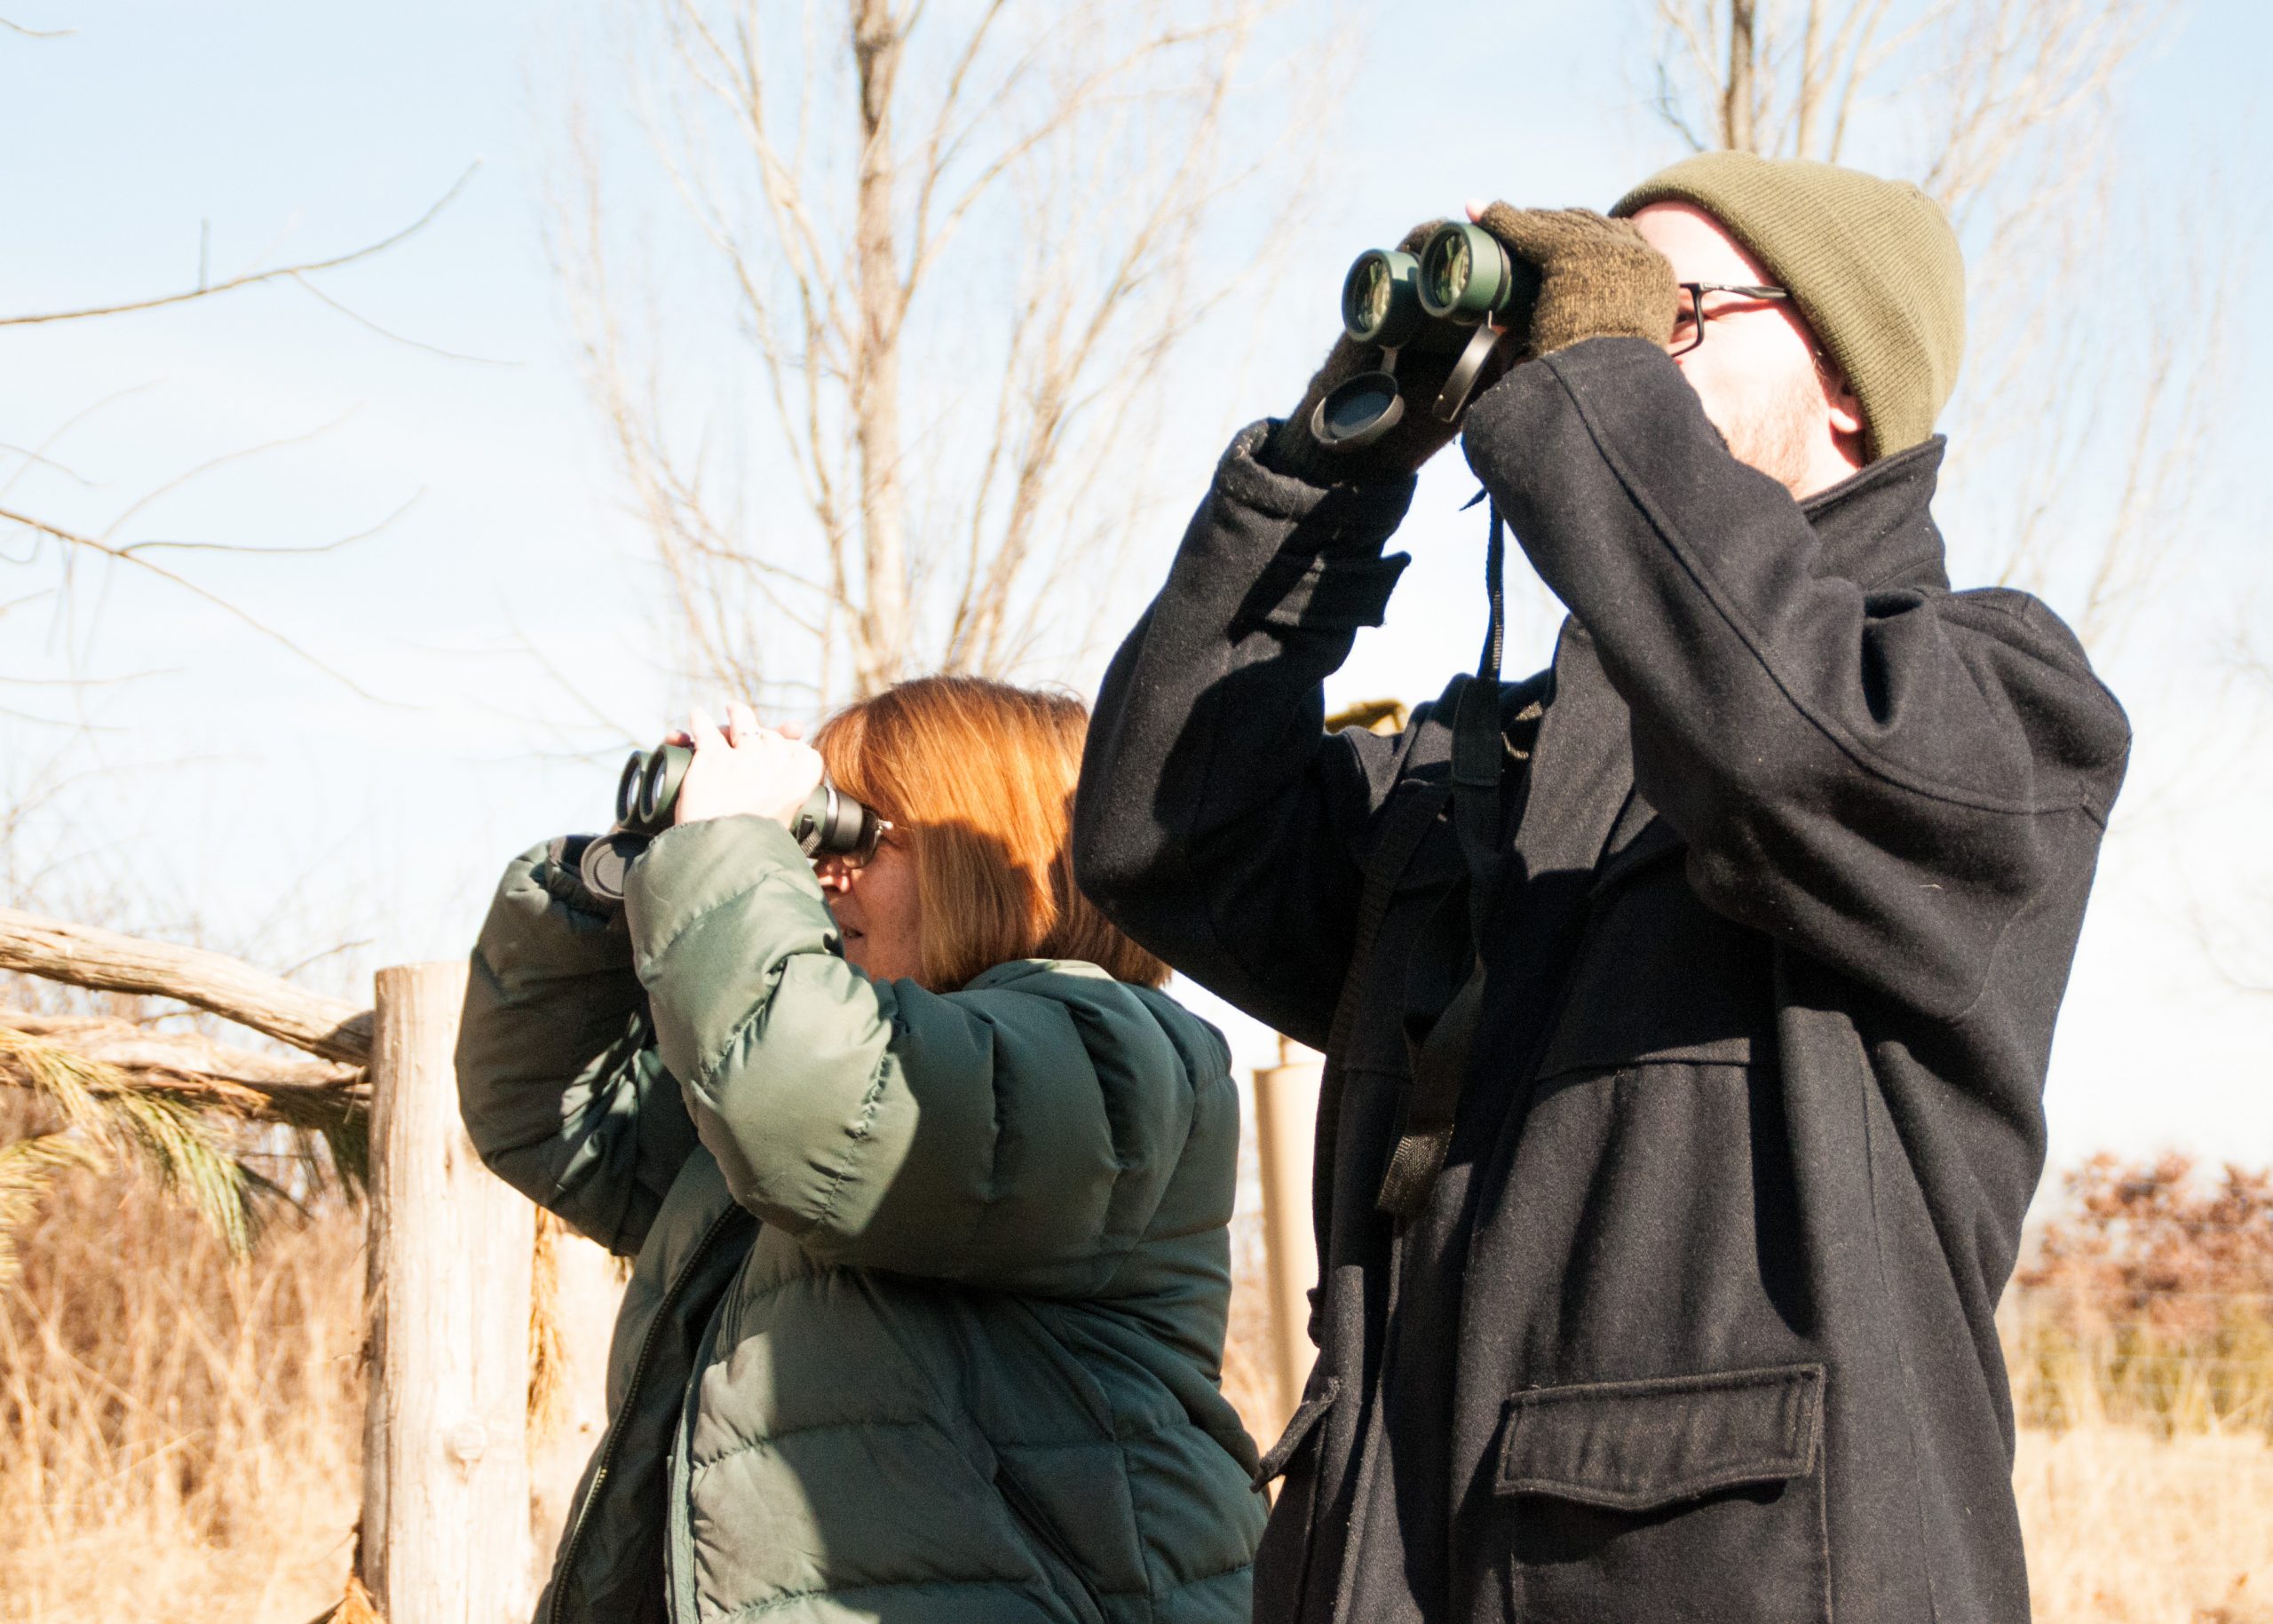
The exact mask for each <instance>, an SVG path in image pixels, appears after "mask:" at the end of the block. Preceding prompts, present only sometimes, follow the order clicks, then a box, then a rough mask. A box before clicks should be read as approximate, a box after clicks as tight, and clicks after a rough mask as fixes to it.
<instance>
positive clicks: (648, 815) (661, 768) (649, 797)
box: [639, 750, 670, 823]
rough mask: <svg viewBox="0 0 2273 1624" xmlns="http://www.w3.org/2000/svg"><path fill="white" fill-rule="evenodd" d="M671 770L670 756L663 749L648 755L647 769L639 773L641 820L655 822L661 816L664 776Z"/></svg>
mask: <svg viewBox="0 0 2273 1624" xmlns="http://www.w3.org/2000/svg"><path fill="white" fill-rule="evenodd" d="M669 770H670V758H669V757H668V756H666V755H665V754H664V753H663V752H662V751H661V750H657V751H655V752H654V753H653V754H652V755H651V756H649V757H647V770H646V771H645V772H643V773H641V774H640V775H639V821H640V822H642V823H654V822H656V821H658V820H660V818H661V812H662V810H663V808H662V806H661V800H662V795H663V778H664V775H665V774H666V773H667V772H669Z"/></svg>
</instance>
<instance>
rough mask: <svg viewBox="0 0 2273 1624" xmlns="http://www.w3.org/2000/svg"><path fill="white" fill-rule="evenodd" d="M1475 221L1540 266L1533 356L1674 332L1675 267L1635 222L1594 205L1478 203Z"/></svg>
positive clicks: (1525, 350) (1529, 352)
mask: <svg viewBox="0 0 2273 1624" xmlns="http://www.w3.org/2000/svg"><path fill="white" fill-rule="evenodd" d="M1468 218H1469V219H1471V220H1473V221H1475V222H1476V223H1477V225H1478V226H1482V227H1484V229H1485V230H1486V231H1488V232H1490V233H1491V234H1493V236H1494V237H1497V238H1498V239H1499V240H1500V243H1501V246H1502V247H1503V248H1505V249H1506V250H1508V252H1509V253H1510V254H1512V255H1514V256H1515V257H1517V258H1518V259H1521V260H1523V261H1525V263H1526V264H1528V265H1531V266H1532V268H1533V269H1535V270H1536V271H1538V273H1539V276H1540V291H1539V304H1538V306H1537V307H1536V308H1535V309H1534V310H1533V311H1532V319H1531V330H1530V331H1529V332H1528V333H1525V334H1522V335H1519V338H1520V341H1521V344H1522V356H1523V359H1524V360H1532V359H1534V358H1535V357H1538V356H1541V355H1548V354H1552V353H1554V352H1556V350H1561V349H1566V348H1568V347H1569V346H1570V345H1574V344H1577V343H1579V342H1580V340H1582V339H1587V338H1646V339H1648V340H1649V341H1650V342H1651V344H1660V345H1661V344H1663V343H1665V342H1666V341H1667V339H1668V338H1670V337H1673V322H1674V314H1675V311H1676V310H1677V309H1678V308H1679V302H1680V298H1681V291H1680V289H1678V288H1676V287H1675V285H1674V279H1673V265H1671V264H1670V263H1669V262H1668V261H1667V258H1666V257H1665V256H1664V255H1663V254H1660V253H1659V252H1658V250H1655V249H1653V248H1651V246H1650V245H1649V244H1648V243H1646V242H1643V241H1642V234H1641V233H1640V232H1638V231H1636V230H1635V228H1634V226H1633V224H1632V222H1630V221H1628V220H1613V219H1610V218H1606V217H1604V216H1603V215H1599V214H1596V213H1594V212H1593V211H1592V210H1587V209H1515V208H1510V207H1509V205H1508V204H1506V203H1492V204H1490V205H1488V206H1487V205H1485V204H1482V203H1475V202H1471V203H1469V206H1468Z"/></svg>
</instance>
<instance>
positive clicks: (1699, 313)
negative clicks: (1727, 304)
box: [1666, 282, 1792, 355]
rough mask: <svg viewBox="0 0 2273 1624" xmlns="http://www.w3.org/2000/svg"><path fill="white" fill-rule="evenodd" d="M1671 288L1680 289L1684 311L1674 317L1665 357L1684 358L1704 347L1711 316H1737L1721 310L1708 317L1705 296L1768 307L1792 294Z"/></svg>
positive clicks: (1707, 286)
mask: <svg viewBox="0 0 2273 1624" xmlns="http://www.w3.org/2000/svg"><path fill="white" fill-rule="evenodd" d="M1674 285H1675V287H1677V288H1679V289H1681V295H1682V300H1683V305H1684V308H1683V309H1682V310H1680V311H1678V312H1676V313H1675V315H1674V319H1673V337H1671V338H1669V339H1667V341H1666V353H1667V354H1668V355H1686V354H1688V353H1690V351H1691V350H1693V349H1695V348H1697V347H1698V346H1699V345H1701V344H1703V343H1704V342H1705V323H1706V322H1707V321H1711V320H1712V319H1713V317H1714V316H1732V315H1736V314H1738V312H1736V311H1734V310H1728V309H1723V310H1716V311H1714V312H1712V313H1711V314H1709V315H1708V314H1707V313H1706V309H1705V296H1706V295H1707V294H1708V293H1732V294H1735V295H1736V296H1737V297H1738V298H1742V299H1749V300H1754V301H1762V302H1769V303H1772V302H1774V301H1776V300H1778V299H1788V298H1790V297H1792V290H1791V289H1788V288H1751V287H1746V286H1744V285H1742V284H1740V283H1737V282H1676V283H1675V284H1674Z"/></svg>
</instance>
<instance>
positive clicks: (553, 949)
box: [457, 846, 695, 1256]
mask: <svg viewBox="0 0 2273 1624" xmlns="http://www.w3.org/2000/svg"><path fill="white" fill-rule="evenodd" d="M544 865H545V852H544V848H543V847H542V846H539V847H537V848H535V850H533V851H530V852H523V853H522V854H521V855H520V856H519V857H517V858H515V859H514V860H513V861H512V863H511V866H510V867H507V868H506V870H505V877H504V878H503V880H502V881H501V882H500V883H498V887H497V894H496V897H495V899H493V900H492V901H491V903H490V905H489V916H488V918H487V920H485V921H484V922H483V923H482V927H481V935H480V938H479V940H478V941H477V942H476V943H475V945H474V949H473V962H472V963H471V966H469V969H468V973H467V977H466V1001H465V1012H464V1015H463V1018H462V1020H461V1022H460V1025H459V1027H458V1043H457V1074H458V1109H459V1113H460V1114H461V1115H462V1116H463V1118H464V1121H465V1126H466V1132H467V1134H468V1136H469V1137H471V1139H472V1140H473V1144H474V1148H475V1149H476V1150H477V1151H479V1153H480V1154H481V1160H482V1161H483V1163H484V1164H485V1165H487V1167H488V1168H489V1169H490V1171H492V1172H493V1173H495V1174H496V1175H497V1176H498V1177H500V1178H502V1179H503V1180H504V1181H505V1182H506V1183H507V1184H511V1185H512V1186H513V1187H514V1188H515V1189H517V1190H519V1192H521V1193H522V1194H524V1195H526V1196H527V1197H528V1198H529V1200H533V1201H535V1203H536V1204H537V1205H538V1206H540V1207H543V1208H545V1209H546V1210H548V1211H550V1212H553V1213H556V1214H558V1216H560V1217H561V1218H562V1219H563V1220H564V1221H565V1222H566V1223H567V1224H569V1226H570V1227H571V1228H573V1229H574V1230H576V1231H577V1232H580V1233H582V1234H584V1235H588V1236H590V1238H591V1239H592V1240H597V1241H598V1242H599V1243H600V1244H601V1245H602V1246H604V1247H606V1248H608V1249H609V1250H610V1251H612V1252H615V1253H618V1254H622V1255H624V1256H630V1254H632V1253H635V1252H637V1251H638V1249H639V1247H640V1243H641V1242H642V1241H643V1240H645V1237H646V1233H647V1226H648V1225H649V1224H651V1223H653V1221H654V1216H655V1212H656V1209H657V1208H659V1207H660V1206H661V1203H662V1199H663V1195H664V1192H666V1191H668V1190H669V1188H670V1185H671V1181H672V1180H673V1179H674V1178H676V1177H677V1176H678V1171H679V1168H680V1167H681V1166H682V1165H683V1164H684V1163H685V1161H686V1158H687V1156H688V1154H689V1153H691V1152H692V1151H693V1148H694V1145H695V1137H694V1125H693V1122H692V1121H689V1120H688V1117H687V1114H686V1107H685V1105H683V1104H681V1103H680V1100H679V1089H678V1084H677V1082H676V1081H673V1080H672V1078H671V1076H670V1074H669V1073H668V1072H666V1071H665V1070H664V1069H663V1065H662V1062H661V1058H659V1057H658V1056H657V1055H656V1052H655V1049H654V1042H653V1035H652V1034H651V1032H650V1030H649V1027H648V1022H647V1017H646V1010H645V1004H646V999H645V994H643V993H642V992H641V990H640V986H639V981H638V977H637V976H636V975H635V974H633V972H632V968H631V949H630V942H629V940H628V939H626V938H625V936H624V935H623V934H622V932H621V931H614V932H611V931H608V930H607V928H606V922H605V921H602V920H600V919H598V918H596V917H594V916H592V915H589V914H585V913H582V912H580V911H579V910H577V909H575V908H574V907H570V906H569V905H568V904H567V903H566V902H565V901H563V900H562V899H559V898H558V897H556V896H554V895H553V894H552V893H551V892H550V891H548V890H547V889H546V888H545V886H544V883H543V875H544Z"/></svg>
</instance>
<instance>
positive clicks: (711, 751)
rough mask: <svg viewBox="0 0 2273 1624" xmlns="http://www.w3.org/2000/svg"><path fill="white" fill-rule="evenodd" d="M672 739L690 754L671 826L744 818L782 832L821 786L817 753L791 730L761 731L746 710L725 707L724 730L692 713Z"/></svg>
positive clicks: (753, 714) (754, 715)
mask: <svg viewBox="0 0 2273 1624" xmlns="http://www.w3.org/2000/svg"><path fill="white" fill-rule="evenodd" d="M671 739H672V742H674V743H682V742H683V743H685V744H690V745H692V746H693V748H694V759H693V761H692V762H690V763H688V764H687V769H686V779H685V782H683V783H681V784H680V785H679V790H678V804H677V810H676V811H674V812H673V813H672V814H671V821H672V822H673V823H700V822H701V821H702V820H704V819H706V818H732V817H737V816H740V815H742V814H745V813H747V814H750V815H753V816H756V817H760V818H771V819H772V820H774V821H775V822H776V823H779V824H780V825H781V827H782V828H788V827H789V826H790V824H792V823H793V822H794V821H795V820H796V816H797V810H798V808H800V807H802V806H803V805H804V804H805V797H806V796H810V795H811V794H812V792H813V789H814V787H815V786H817V785H818V784H819V783H820V779H821V760H820V752H819V751H818V750H815V749H812V747H811V746H809V745H807V744H805V743H804V741H802V740H801V739H799V737H798V736H797V730H796V728H795V727H794V726H784V727H781V728H779V729H776V728H771V727H766V726H763V725H760V724H759V722H758V719H757V713H756V711H754V710H752V709H750V708H749V707H748V705H743V704H738V703H737V704H729V705H728V706H727V707H726V725H725V728H724V729H723V730H722V729H720V728H717V727H715V726H713V725H711V722H710V718H709V716H708V715H706V714H705V713H704V712H703V711H702V710H701V709H696V710H695V711H694V712H693V714H692V715H691V716H690V717H688V718H687V724H686V731H685V733H674V734H672V735H671Z"/></svg>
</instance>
